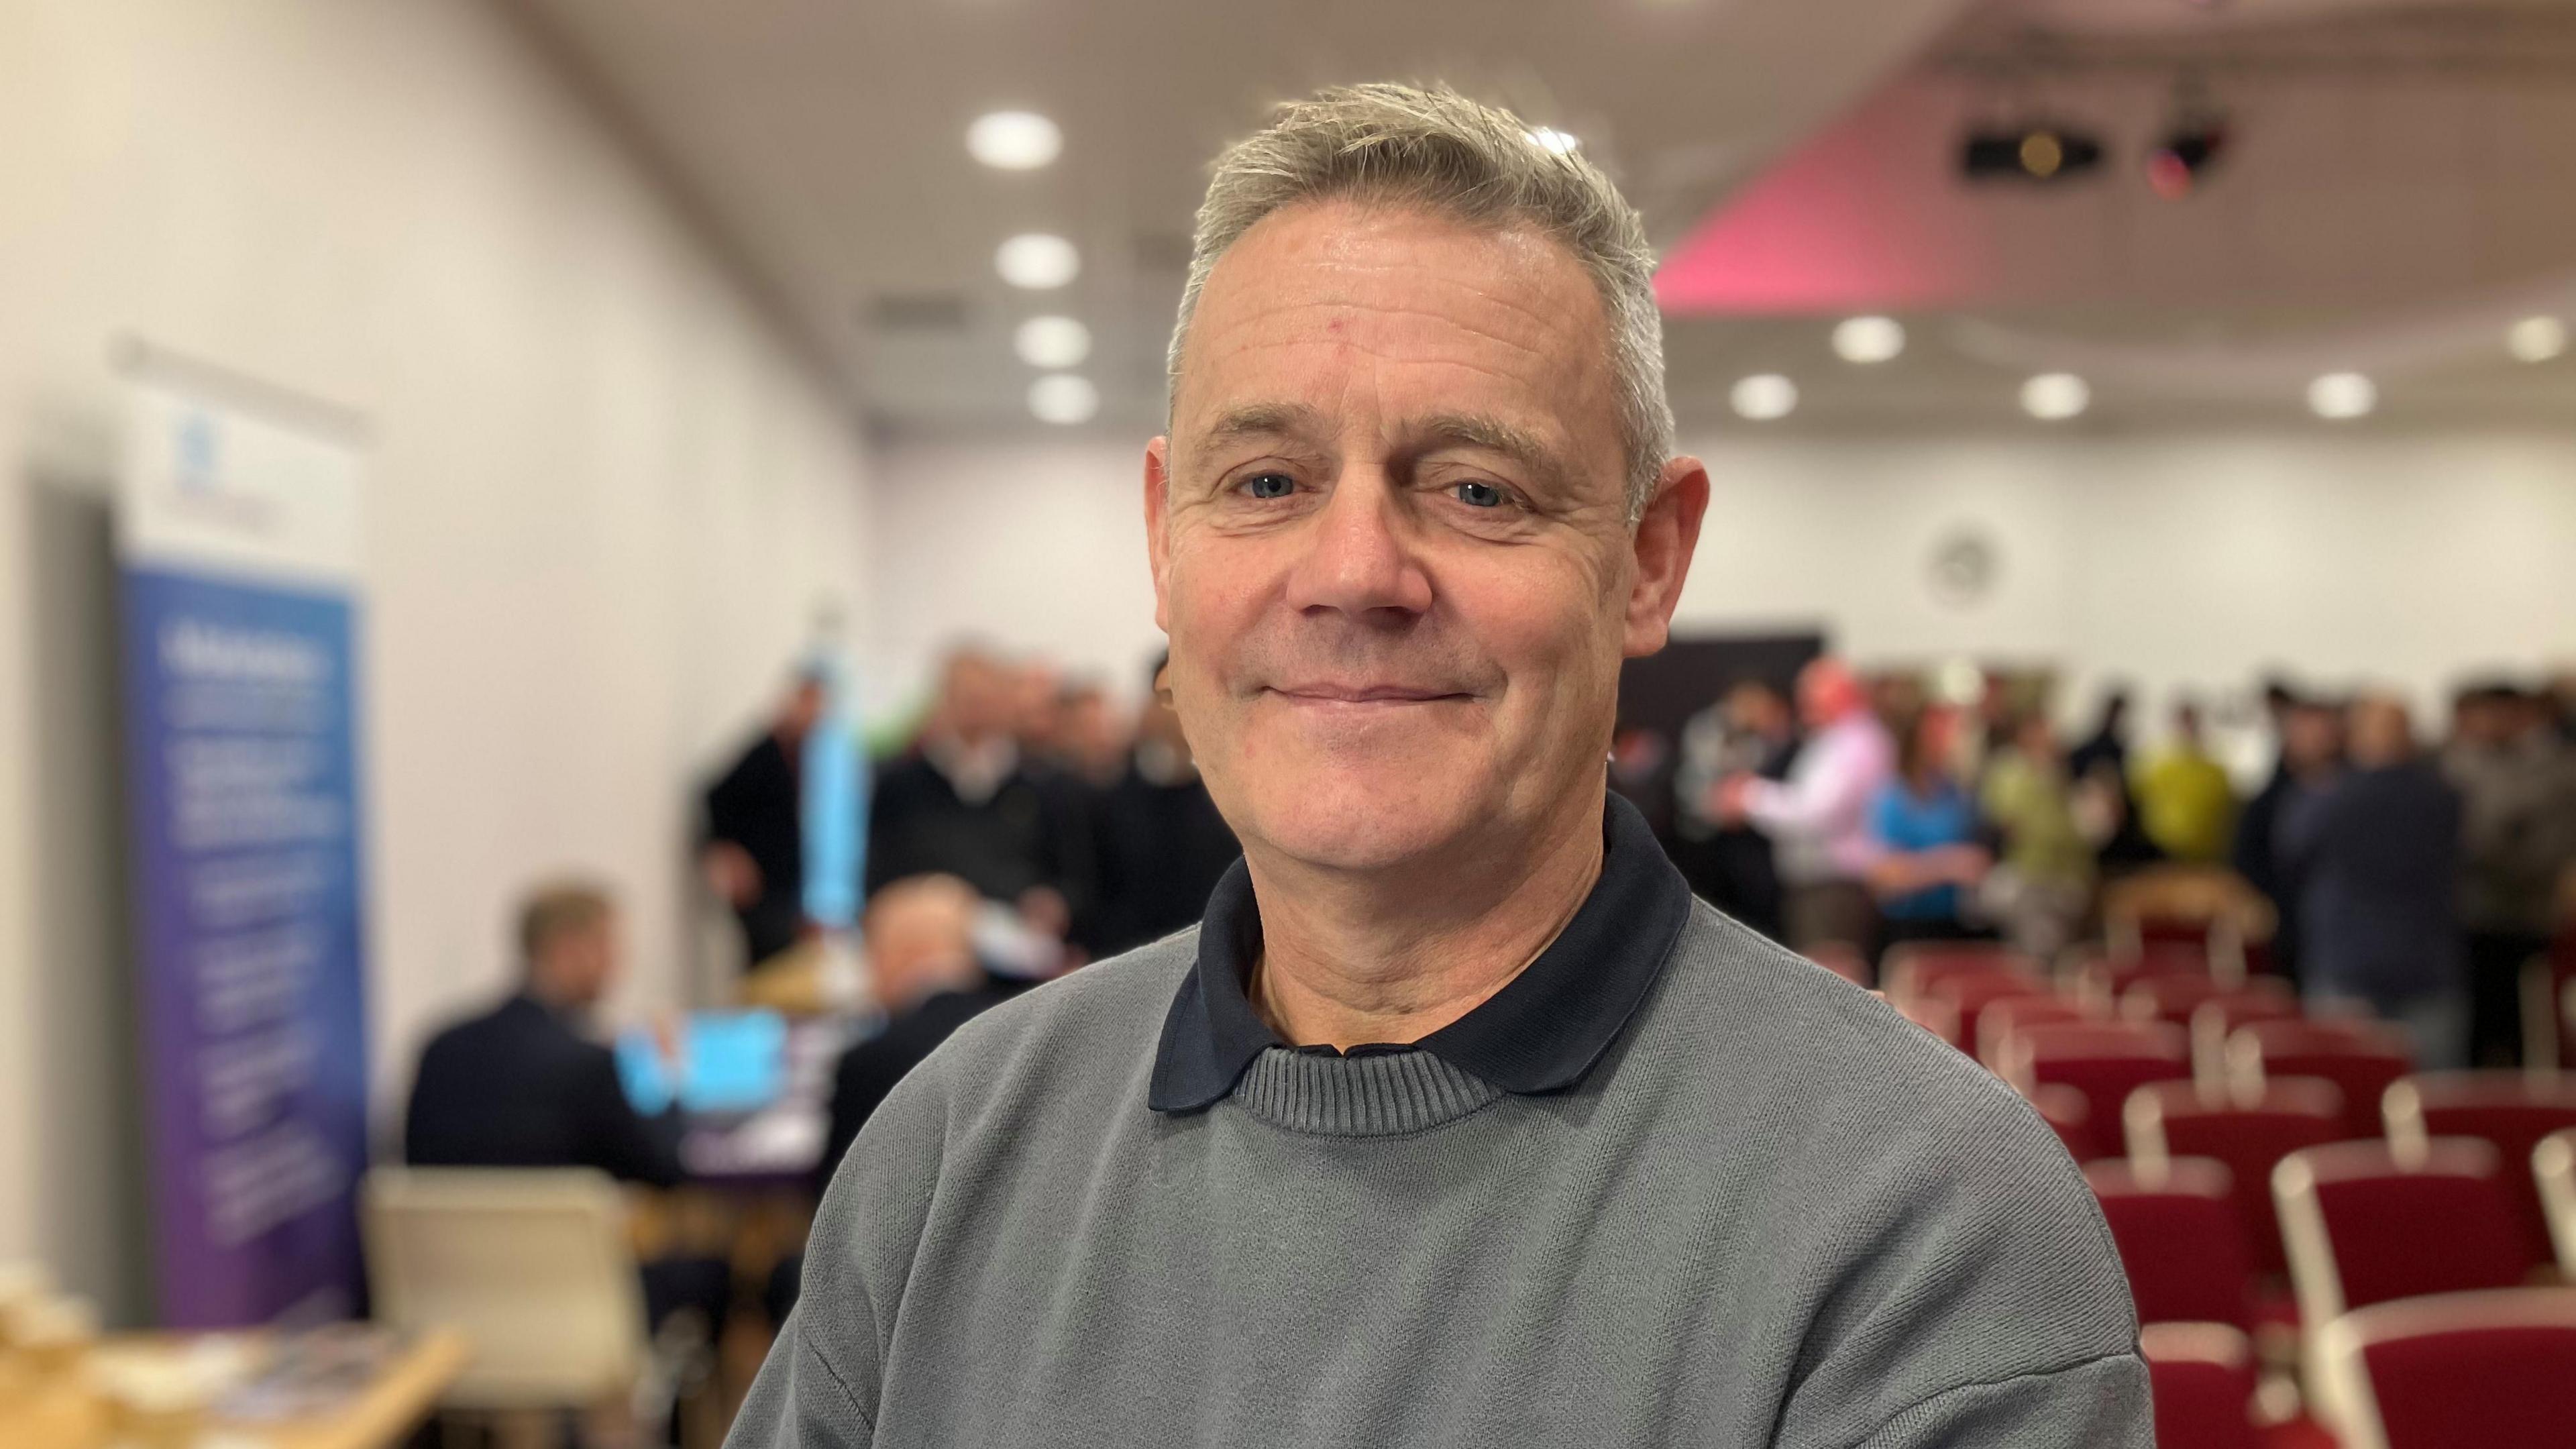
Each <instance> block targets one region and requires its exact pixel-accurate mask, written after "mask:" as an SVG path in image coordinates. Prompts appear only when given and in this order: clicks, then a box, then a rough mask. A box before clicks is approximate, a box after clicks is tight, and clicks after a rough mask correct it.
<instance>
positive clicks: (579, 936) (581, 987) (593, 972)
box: [549, 912, 624, 1006]
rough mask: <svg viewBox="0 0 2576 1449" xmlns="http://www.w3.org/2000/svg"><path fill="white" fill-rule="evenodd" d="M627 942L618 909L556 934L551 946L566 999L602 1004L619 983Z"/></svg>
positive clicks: (557, 978) (558, 982) (558, 985)
mask: <svg viewBox="0 0 2576 1449" xmlns="http://www.w3.org/2000/svg"><path fill="white" fill-rule="evenodd" d="M623 944H624V936H623V932H622V930H621V928H620V926H619V924H618V920H617V916H616V913H615V912H611V913H609V914H607V915H604V916H602V917H600V918H599V919H598V920H596V921H593V922H592V923H591V924H589V925H587V926H583V927H581V928H579V929H577V930H571V931H566V932H565V933H563V934H562V935H561V936H558V937H556V938H555V940H554V942H553V944H552V946H551V947H550V948H549V951H550V954H551V955H552V956H553V961H552V962H551V963H550V964H551V967H552V970H553V974H554V980H555V982H556V989H557V990H558V991H559V992H560V993H561V994H562V996H563V997H564V998H565V999H566V1000H569V1001H573V1002H576V1003H578V1004H580V1005H583V1006H596V1005H598V1004H599V1003H600V1002H601V1001H602V1000H604V999H606V997H607V996H608V993H609V992H610V990H612V989H613V988H614V987H615V986H616V985H617V970H618V964H619V962H620V960H621V951H622V947H623Z"/></svg>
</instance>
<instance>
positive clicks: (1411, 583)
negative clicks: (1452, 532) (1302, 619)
mask: <svg viewBox="0 0 2576 1449" xmlns="http://www.w3.org/2000/svg"><path fill="white" fill-rule="evenodd" d="M1410 522H1411V520H1409V519H1408V518H1406V517H1405V516H1404V510H1403V505H1402V500H1401V499H1400V498H1399V497H1398V495H1397V493H1396V490H1395V488H1394V487H1393V486H1392V483H1391V481H1390V480H1389V479H1387V478H1386V477H1385V476H1384V475H1383V474H1382V473H1374V472H1365V473H1360V474H1358V475H1356V476H1353V475H1351V474H1345V475H1344V476H1343V477H1342V479H1341V480H1340V481H1339V482H1338V483H1336V484H1335V485H1334V488H1333V492H1332V496H1331V497H1330V498H1329V499H1327V500H1326V501H1325V503H1324V506H1323V508H1322V509H1321V511H1319V512H1318V513H1317V515H1316V517H1315V528H1314V531H1313V532H1312V533H1311V534H1309V535H1308V537H1307V544H1308V547H1307V551H1306V554H1305V556H1304V557H1303V558H1301V559H1299V560H1298V561H1297V566H1296V569H1295V571H1294V572H1293V573H1291V574H1290V576H1289V579H1288V602H1289V604H1290V606H1291V607H1294V608H1298V609H1332V610H1335V611H1338V612H1340V613H1345V614H1352V615H1363V616H1365V615H1378V616H1389V615H1394V614H1405V615H1411V614H1420V613H1424V612H1426V611H1428V610H1429V609H1430V607H1431V579H1430V576H1429V575H1428V574H1426V573H1424V572H1423V570H1422V567H1421V563H1420V561H1419V560H1418V559H1417V558H1416V557H1415V553H1414V544H1413V540H1412V537H1411V533H1410V528H1409V524H1410Z"/></svg>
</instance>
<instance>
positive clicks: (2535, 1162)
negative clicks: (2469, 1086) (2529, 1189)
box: [2531, 1132, 2576, 1281]
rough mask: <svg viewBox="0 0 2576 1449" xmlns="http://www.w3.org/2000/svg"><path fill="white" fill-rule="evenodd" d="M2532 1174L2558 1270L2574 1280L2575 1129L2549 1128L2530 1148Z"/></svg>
mask: <svg viewBox="0 0 2576 1449" xmlns="http://www.w3.org/2000/svg"><path fill="white" fill-rule="evenodd" d="M2531 1175H2532V1178H2533V1180H2534V1181H2536V1182H2537V1183H2538V1184H2539V1186H2540V1207H2541V1211H2542V1213H2543V1214H2545V1215H2546V1216H2547V1217H2548V1219H2549V1241H2550V1242H2551V1244H2553V1245H2554V1246H2555V1247H2556V1248H2557V1249H2558V1271H2559V1272H2560V1273H2562V1274H2564V1275H2566V1277H2567V1278H2569V1279H2570V1280H2571V1281H2576V1132H2552V1133H2550V1134H2549V1135H2548V1136H2547V1137H2544V1138H2542V1139H2541V1140H2540V1145H2539V1146H2537V1147H2535V1148H2533V1149H2531Z"/></svg>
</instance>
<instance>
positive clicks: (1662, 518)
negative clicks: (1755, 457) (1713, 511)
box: [1623, 457, 1708, 659]
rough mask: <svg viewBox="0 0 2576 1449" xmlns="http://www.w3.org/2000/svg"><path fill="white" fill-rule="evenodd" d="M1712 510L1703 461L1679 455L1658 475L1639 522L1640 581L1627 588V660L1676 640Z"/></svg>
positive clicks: (1638, 567) (1639, 656)
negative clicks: (1677, 616) (1702, 528)
mask: <svg viewBox="0 0 2576 1449" xmlns="http://www.w3.org/2000/svg"><path fill="white" fill-rule="evenodd" d="M1707 512H1708V469H1707V467H1706V466H1705V465H1703V464H1702V463H1701V462H1700V460H1699V459H1697V458H1692V457H1678V458H1674V459H1673V460H1671V461H1670V462H1668V463H1666V464H1664V467H1663V471H1662V472H1661V473H1658V474H1656V475H1655V493H1654V497H1653V498H1652V499H1650V500H1649V501H1648V502H1647V504H1646V512H1645V516H1644V517H1642V518H1640V519H1638V520H1637V533H1636V537H1635V539H1634V540H1633V543H1634V546H1635V548H1636V550H1637V577H1636V581H1635V583H1633V584H1632V585H1630V586H1629V590H1628V616H1627V621H1626V622H1627V629H1626V638H1625V640H1624V641H1623V642H1624V646H1625V651H1626V653H1627V656H1628V657H1629V658H1631V659H1640V658H1643V657H1645V656H1646V655H1649V654H1652V653H1654V652H1655V651H1657V650H1659V649H1661V648H1663V647H1664V641H1665V640H1667V639H1669V638H1670V637H1671V636H1672V622H1673V609H1674V607H1675V606H1677V605H1678V604H1680V603H1681V600H1682V581H1683V580H1684V579H1686V578H1688V577H1689V576H1690V564H1691V555H1692V553H1694V552H1696V551H1697V550H1698V548H1699V525H1700V519H1701V518H1702V517H1703V516H1704V515H1706V514H1707Z"/></svg>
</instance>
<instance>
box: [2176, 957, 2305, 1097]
mask: <svg viewBox="0 0 2576 1449" xmlns="http://www.w3.org/2000/svg"><path fill="white" fill-rule="evenodd" d="M2258 983H2260V984H2258ZM2245 986H2246V988H2247V989H2242V990H2236V991H2230V992H2227V993H2226V994H2224V995H2221V996H2213V997H2210V998H2209V999H2208V1000H2206V1001H2203V1002H2202V1003H2200V1005H2198V1006H2197V1007H2194V1008H2193V1009H2192V1013H2191V1062H2192V1070H2193V1072H2195V1073H2196V1074H2197V1075H2198V1076H2199V1077H2200V1079H2201V1081H2202V1082H2204V1083H2206V1084H2208V1085H2209V1086H2211V1087H2213V1088H2215V1087H2218V1086H2220V1085H2222V1084H2223V1083H2224V1082H2225V1081H2226V1078H2227V1038H2228V1037H2229V1036H2231V1035H2233V1034H2234V1032H2235V1031H2236V1028H2238V1027H2240V1026H2243V1025H2244V1024H2245V1023H2247V1022H2249V1021H2296V1020H2298V1019H2299V998H2298V995H2297V994H2296V993H2295V992H2293V991H2291V990H2290V989H2289V988H2288V987H2287V986H2275V985H2274V982H2273V978H2271V977H2268V976H2264V977H2256V978H2254V979H2253V980H2249V981H2247V982H2246V983H2245Z"/></svg>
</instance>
